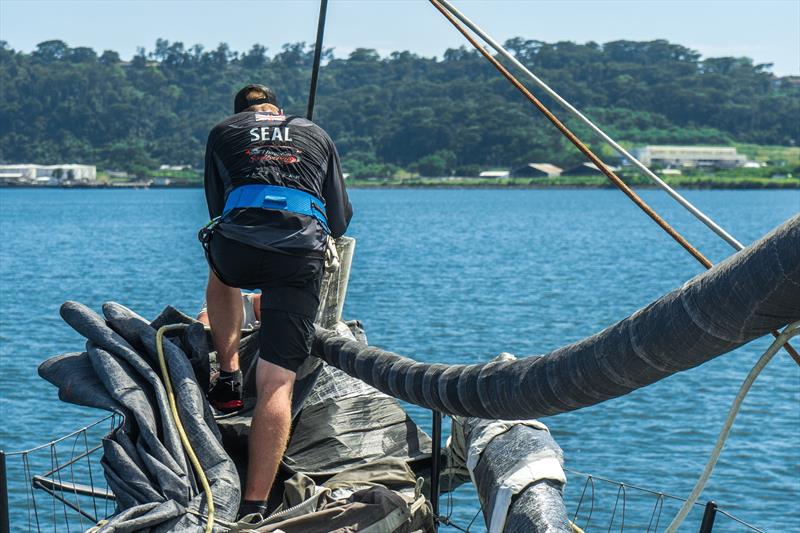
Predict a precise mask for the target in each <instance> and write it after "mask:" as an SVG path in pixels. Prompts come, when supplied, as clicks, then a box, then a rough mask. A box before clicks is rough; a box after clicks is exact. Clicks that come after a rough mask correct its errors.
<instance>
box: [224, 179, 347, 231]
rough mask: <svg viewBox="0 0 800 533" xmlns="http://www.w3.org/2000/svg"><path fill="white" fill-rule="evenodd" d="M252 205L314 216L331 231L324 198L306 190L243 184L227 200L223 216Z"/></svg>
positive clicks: (326, 229) (325, 228) (324, 227)
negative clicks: (321, 198)
mask: <svg viewBox="0 0 800 533" xmlns="http://www.w3.org/2000/svg"><path fill="white" fill-rule="evenodd" d="M252 207H255V208H261V209H276V210H279V211H290V212H292V213H297V214H299V215H306V216H309V217H313V218H315V219H316V220H317V221H318V222H319V223H320V224H321V225H322V227H323V229H324V230H325V232H326V233H328V234H330V232H331V230H330V228H328V217H327V214H326V213H325V204H324V203H323V202H322V200H320V199H319V198H317V197H316V196H314V195H313V194H309V193H307V192H305V191H301V190H298V189H292V188H290V187H281V186H279V185H242V186H241V187H236V188H235V189H233V190H232V191H231V193H230V194H229V195H228V199H227V200H226V201H225V208H224V209H223V211H222V217H223V218H224V217H225V215H227V214H228V213H230V212H231V211H233V210H234V209H244V208H252Z"/></svg>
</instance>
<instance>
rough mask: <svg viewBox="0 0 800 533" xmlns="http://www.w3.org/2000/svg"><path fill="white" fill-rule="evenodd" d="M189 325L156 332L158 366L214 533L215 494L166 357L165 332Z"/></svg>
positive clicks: (207, 527) (209, 528) (173, 325)
mask: <svg viewBox="0 0 800 533" xmlns="http://www.w3.org/2000/svg"><path fill="white" fill-rule="evenodd" d="M187 327H189V326H188V324H168V325H166V326H161V327H160V328H158V331H157V332H156V351H157V352H158V366H159V367H160V368H161V379H162V381H163V382H164V387H165V388H166V390H167V398H168V399H169V408H170V410H171V411H172V419H173V420H174V421H175V428H176V429H177V430H178V435H180V437H181V443H183V449H184V450H185V451H186V455H187V456H188V457H189V461H190V462H191V463H192V466H193V467H194V470H195V473H196V474H197V477H198V479H199V480H200V484H201V485H202V486H203V492H205V493H206V501H207V502H208V519H207V520H206V529H205V532H206V533H212V532H213V530H214V495H213V494H212V493H211V486H210V485H209V483H208V478H206V474H205V472H204V471H203V466H202V465H201V464H200V460H199V459H198V458H197V455H196V454H195V453H194V448H192V443H191V442H189V437H188V435H186V431H185V430H184V429H183V424H182V423H181V417H180V414H179V413H178V406H177V404H176V403H175V393H174V392H173V390H172V380H170V378H169V370H167V359H166V357H164V333H167V332H168V331H175V330H180V329H186V328H187Z"/></svg>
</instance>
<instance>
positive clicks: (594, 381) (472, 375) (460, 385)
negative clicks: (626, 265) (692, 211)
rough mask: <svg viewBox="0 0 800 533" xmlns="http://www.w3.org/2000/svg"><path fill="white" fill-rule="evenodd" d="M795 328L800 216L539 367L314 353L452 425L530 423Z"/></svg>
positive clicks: (344, 343) (342, 344)
mask: <svg viewBox="0 0 800 533" xmlns="http://www.w3.org/2000/svg"><path fill="white" fill-rule="evenodd" d="M798 319H800V216H795V217H793V218H791V219H790V220H788V221H786V222H785V223H784V224H782V225H781V226H779V227H778V228H776V229H775V230H773V231H772V232H771V233H770V234H769V235H767V236H765V237H763V238H762V239H760V240H759V241H757V242H755V243H754V244H752V245H750V246H749V247H747V248H746V249H744V250H743V251H741V252H739V253H737V254H735V255H733V256H731V257H730V258H728V259H727V260H725V261H723V262H722V263H720V264H719V265H717V266H716V267H714V268H713V269H711V270H709V271H707V272H704V273H702V274H700V275H698V276H697V277H695V278H694V279H692V280H690V281H689V282H687V283H686V284H685V285H684V286H682V287H680V288H678V289H675V290H673V291H672V292H670V293H668V294H666V295H664V296H662V297H661V298H659V299H658V300H656V301H655V302H653V303H651V304H650V305H648V306H646V307H644V308H643V309H640V310H639V311H637V312H635V313H634V314H633V315H631V316H629V317H628V318H625V319H624V320H621V321H620V322H618V323H617V324H614V325H613V326H610V327H608V328H606V329H605V330H603V331H601V332H600V333H597V334H595V335H593V336H591V337H588V338H586V339H583V340H581V341H578V342H576V343H574V344H571V345H568V346H565V347H563V348H559V349H557V350H554V351H552V352H550V353H548V354H546V355H544V356H541V357H529V358H526V359H520V360H517V361H511V362H491V363H487V364H480V365H441V364H428V363H419V362H417V361H414V360H412V359H408V358H405V357H401V356H399V355H397V354H393V353H391V352H386V351H384V350H381V349H379V348H376V347H372V346H365V345H363V344H360V343H358V342H355V341H350V340H347V339H343V338H340V337H338V336H337V335H336V334H335V333H334V332H331V331H327V330H324V329H321V328H317V331H316V336H315V339H314V353H315V354H316V355H318V356H319V357H321V358H322V359H324V360H325V361H326V362H328V363H329V364H331V365H333V366H335V367H337V368H340V369H341V370H343V371H345V372H347V373H348V374H350V375H352V376H355V377H357V378H359V379H362V380H364V381H365V382H367V383H369V384H370V385H372V386H373V387H375V388H377V389H378V390H381V391H383V392H386V393H387V394H390V395H392V396H394V397H396V398H400V399H403V400H406V401H409V402H412V403H415V404H417V405H421V406H423V407H427V408H430V409H436V410H438V411H441V412H443V413H447V414H451V415H460V416H476V417H480V418H499V419H531V418H540V417H543V416H549V415H555V414H558V413H563V412H566V411H572V410H574V409H580V408H582V407H586V406H589V405H594V404H597V403H600V402H603V401H605V400H609V399H611V398H616V397H618V396H622V395H624V394H628V393H629V392H632V391H634V390H636V389H638V388H640V387H644V386H646V385H649V384H651V383H654V382H656V381H658V380H660V379H663V378H665V377H667V376H670V375H672V374H674V373H676V372H680V371H682V370H687V369H689V368H693V367H695V366H697V365H700V364H702V363H704V362H706V361H709V360H710V359H713V358H714V357H717V356H718V355H721V354H723V353H726V352H728V351H730V350H733V349H734V348H737V347H739V346H741V345H743V344H745V343H747V342H750V341H751V340H753V339H756V338H758V337H761V336H762V335H764V334H766V333H768V332H770V331H771V330H775V329H778V328H781V327H782V326H784V325H786V324H788V323H790V322H793V321H795V320H798Z"/></svg>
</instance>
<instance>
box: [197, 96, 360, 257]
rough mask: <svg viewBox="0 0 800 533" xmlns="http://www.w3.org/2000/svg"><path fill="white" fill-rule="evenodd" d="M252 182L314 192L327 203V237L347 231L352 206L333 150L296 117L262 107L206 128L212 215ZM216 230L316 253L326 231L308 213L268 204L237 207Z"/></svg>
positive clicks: (310, 254) (261, 243) (279, 247)
mask: <svg viewBox="0 0 800 533" xmlns="http://www.w3.org/2000/svg"><path fill="white" fill-rule="evenodd" d="M250 184H266V185H280V186H282V187H290V188H293V189H299V190H301V191H304V192H307V193H310V194H313V195H314V196H316V197H317V198H319V199H320V200H322V201H323V202H324V204H325V211H326V214H327V218H328V226H329V228H330V230H331V235H332V236H333V237H339V236H341V235H343V234H344V232H345V231H346V230H347V226H348V224H349V223H350V218H351V217H352V215H353V208H352V206H351V205H350V200H349V199H348V197H347V190H346V189H345V186H344V179H343V178H342V169H341V165H340V163H339V155H338V154H337V153H336V147H335V146H334V145H333V141H332V140H331V138H330V137H329V136H328V134H327V133H325V131H324V130H323V129H322V128H320V127H319V126H317V125H316V124H314V123H313V122H311V121H310V120H306V119H305V118H302V117H293V116H290V117H285V116H283V115H275V114H271V113H266V112H260V111H244V112H242V113H237V114H236V115H233V116H231V117H229V118H227V119H225V120H223V121H222V122H220V123H219V124H217V125H216V126H214V129H212V130H211V133H210V134H209V136H208V144H207V145H206V161H205V190H206V202H207V203H208V213H209V215H210V216H211V218H215V217H218V216H220V215H222V211H223V209H224V207H225V200H226V199H227V197H228V194H230V192H231V191H232V190H233V189H235V188H236V187H239V186H242V185H250ZM216 231H217V232H219V233H221V234H222V235H224V236H226V237H228V238H231V239H234V240H237V241H240V242H243V243H245V244H249V245H251V246H255V247H257V248H261V249H265V250H273V251H279V252H283V253H289V254H292V255H301V256H306V257H322V256H323V255H324V251H325V238H326V233H325V231H324V229H323V228H322V225H321V224H320V223H319V222H318V221H317V220H316V219H315V218H313V217H310V216H306V215H301V214H297V213H293V212H290V211H279V210H270V209H236V210H234V211H232V212H231V213H230V214H228V215H227V216H226V217H225V218H224V219H223V220H222V221H221V223H220V224H219V226H217V230H216Z"/></svg>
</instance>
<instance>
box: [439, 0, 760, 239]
mask: <svg viewBox="0 0 800 533" xmlns="http://www.w3.org/2000/svg"><path fill="white" fill-rule="evenodd" d="M438 1H439V3H440V4H442V5H443V6H444V7H445V8H446V9H447V10H448V11H450V12H451V13H452V14H453V15H455V16H456V17H457V18H458V19H459V20H461V22H463V23H464V24H466V25H467V26H468V27H469V28H470V29H471V30H472V31H473V32H475V33H476V34H477V35H478V36H480V38H481V39H483V40H484V41H486V42H487V43H488V44H489V46H491V47H492V48H494V49H495V51H496V52H497V53H499V54H500V55H502V56H503V57H505V58H506V59H508V60H509V61H511V62H512V63H513V64H514V66H516V67H517V68H519V69H520V70H522V72H524V73H525V75H526V76H528V77H529V78H530V79H531V80H532V81H533V82H534V83H535V84H536V85H538V86H539V87H540V88H541V89H542V90H543V91H545V92H546V93H547V94H549V95H550V96H551V97H552V98H553V99H554V100H555V101H556V102H558V103H559V104H561V106H562V107H563V108H564V109H566V110H567V111H569V112H570V113H572V114H573V115H575V116H576V117H577V118H578V119H579V120H580V121H581V122H583V123H584V124H585V125H586V126H588V127H589V129H591V130H592V131H593V132H595V133H596V134H597V135H598V136H599V137H600V138H601V139H603V140H604V141H605V142H607V143H608V144H609V145H611V147H612V148H614V149H615V150H616V151H617V152H618V153H619V154H620V155H621V156H623V157H625V158H626V159H627V160H628V161H630V162H631V163H632V164H633V165H634V166H636V167H637V168H638V169H639V170H641V171H642V172H644V174H645V175H646V176H647V177H648V178H650V179H651V180H652V181H653V182H655V183H656V184H657V185H658V186H659V187H661V188H662V189H663V190H664V191H666V193H667V194H669V195H670V196H672V198H673V199H675V201H676V202H678V203H679V204H681V205H682V206H683V207H684V208H686V209H687V210H688V211H689V212H690V213H691V214H692V215H694V216H695V218H697V219H698V220H699V221H700V222H702V223H703V224H705V225H706V226H708V228H709V229H711V231H713V232H714V233H716V234H717V235H718V236H720V237H721V238H722V239H723V240H725V241H726V242H727V243H728V244H730V245H731V246H732V247H733V248H734V249H735V250H742V249H744V245H743V244H742V243H740V242H739V241H737V240H736V239H735V238H734V237H733V236H732V235H731V234H730V233H728V232H727V231H725V230H724V229H723V228H722V227H720V226H719V224H717V223H716V222H714V221H713V220H711V218H709V217H708V216H707V215H706V214H705V213H703V212H702V211H700V210H699V209H698V208H697V207H695V206H694V205H693V204H692V203H691V202H689V200H687V199H686V198H684V197H683V196H681V195H680V194H679V193H678V192H677V191H676V190H675V189H673V188H672V187H670V186H669V185H667V184H666V182H664V180H662V179H661V178H659V177H658V176H657V175H656V174H655V173H654V172H653V171H652V170H650V169H649V168H647V167H646V166H645V165H644V163H642V162H641V161H639V160H638V159H636V158H635V157H633V155H631V154H630V153H629V152H628V151H627V150H625V148H623V147H622V146H620V144H619V143H617V141H615V140H614V139H612V138H611V137H609V136H608V135H607V134H606V133H605V132H604V131H603V130H601V129H600V128H599V127H598V126H596V125H595V123H594V122H592V121H591V120H589V119H588V118H587V117H586V116H585V115H584V114H583V113H581V112H580V111H578V110H577V109H576V108H575V107H574V106H573V105H572V104H570V103H569V102H567V101H566V100H565V99H564V98H562V97H561V95H560V94H558V93H557V92H555V91H554V90H553V89H552V88H550V86H549V85H547V84H546V83H545V82H544V81H542V80H541V79H539V78H538V77H537V76H536V75H535V74H534V73H533V72H531V71H530V70H529V69H528V68H527V67H526V66H525V65H523V64H522V63H521V62H520V61H519V60H518V59H517V58H516V57H514V56H513V55H512V54H511V53H510V52H509V51H508V50H506V49H505V48H503V47H502V46H501V45H500V44H499V43H498V42H497V41H495V40H494V39H492V38H491V37H490V36H489V35H487V34H486V32H484V31H483V30H482V29H481V28H479V27H478V26H477V25H476V24H475V23H474V22H472V21H471V20H470V19H468V18H467V17H466V16H465V15H464V14H463V13H461V12H460V11H459V10H458V9H456V8H455V7H454V6H453V5H452V4H451V3H450V2H448V1H447V0H438Z"/></svg>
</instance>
